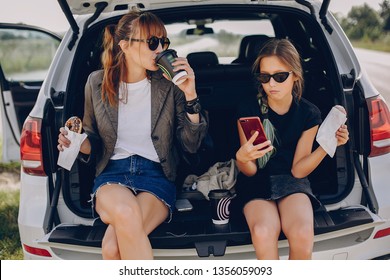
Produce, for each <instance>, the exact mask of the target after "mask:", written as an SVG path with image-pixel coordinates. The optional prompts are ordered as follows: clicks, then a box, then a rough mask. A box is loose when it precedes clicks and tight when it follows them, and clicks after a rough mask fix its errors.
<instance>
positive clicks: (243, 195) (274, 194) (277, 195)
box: [233, 172, 321, 210]
mask: <svg viewBox="0 0 390 280" xmlns="http://www.w3.org/2000/svg"><path fill="white" fill-rule="evenodd" d="M294 193H304V194H306V195H307V196H308V197H309V198H310V201H311V203H312V206H313V210H315V209H317V208H318V207H320V206H321V202H320V201H319V200H318V199H317V198H316V197H315V196H314V194H313V192H312V190H311V187H310V181H309V179H307V178H301V179H300V178H295V177H293V176H292V175H291V174H281V175H268V174H264V173H262V172H258V173H257V174H256V175H254V176H252V177H247V176H245V175H243V174H242V173H240V174H239V175H238V178H237V184H236V194H237V196H236V198H235V199H234V206H233V207H234V208H235V209H241V210H242V208H243V207H244V206H245V204H247V203H248V202H250V201H252V200H255V199H263V200H272V201H277V200H279V199H281V198H284V197H286V196H288V195H291V194H294Z"/></svg>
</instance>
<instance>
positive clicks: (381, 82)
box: [355, 49, 390, 106]
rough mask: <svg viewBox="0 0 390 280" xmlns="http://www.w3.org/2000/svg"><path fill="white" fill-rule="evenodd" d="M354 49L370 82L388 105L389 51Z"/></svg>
mask: <svg viewBox="0 0 390 280" xmlns="http://www.w3.org/2000/svg"><path fill="white" fill-rule="evenodd" d="M355 51H356V55H357V57H358V59H359V61H360V63H361V65H362V67H363V68H364V69H365V71H366V72H367V74H368V76H369V78H370V80H371V82H372V83H373V84H374V86H375V88H376V89H377V90H378V91H379V93H381V94H382V95H383V97H384V98H385V99H386V101H387V104H388V105H389V106H390V103H389V102H390V53H385V52H378V51H371V50H365V49H355Z"/></svg>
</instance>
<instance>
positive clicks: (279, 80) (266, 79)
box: [259, 71, 292, 84]
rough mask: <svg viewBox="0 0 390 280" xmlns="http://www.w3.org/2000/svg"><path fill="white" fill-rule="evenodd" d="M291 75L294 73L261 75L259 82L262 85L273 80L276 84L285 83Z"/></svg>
mask: <svg viewBox="0 0 390 280" xmlns="http://www.w3.org/2000/svg"><path fill="white" fill-rule="evenodd" d="M291 73H292V71H290V72H278V73H275V74H272V75H270V74H262V73H260V75H259V81H260V83H262V84H266V83H268V82H269V81H270V80H271V78H273V79H274V81H275V82H277V83H283V82H284V81H285V80H287V78H288V76H290V74H291Z"/></svg>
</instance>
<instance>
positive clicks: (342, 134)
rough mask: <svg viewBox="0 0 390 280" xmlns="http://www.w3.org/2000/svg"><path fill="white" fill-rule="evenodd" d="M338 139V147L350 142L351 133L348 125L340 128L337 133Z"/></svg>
mask: <svg viewBox="0 0 390 280" xmlns="http://www.w3.org/2000/svg"><path fill="white" fill-rule="evenodd" d="M336 138H337V146H341V145H344V144H345V143H347V142H348V140H349V132H348V128H347V125H345V124H343V125H341V126H340V128H339V129H338V130H337V131H336Z"/></svg>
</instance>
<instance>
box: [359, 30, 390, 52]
mask: <svg viewBox="0 0 390 280" xmlns="http://www.w3.org/2000/svg"><path fill="white" fill-rule="evenodd" d="M351 43H352V45H353V46H354V47H355V48H361V49H369V50H375V51H382V52H390V33H387V34H384V35H383V36H381V38H380V39H378V40H376V41H371V40H368V39H362V40H359V41H354V40H351Z"/></svg>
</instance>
